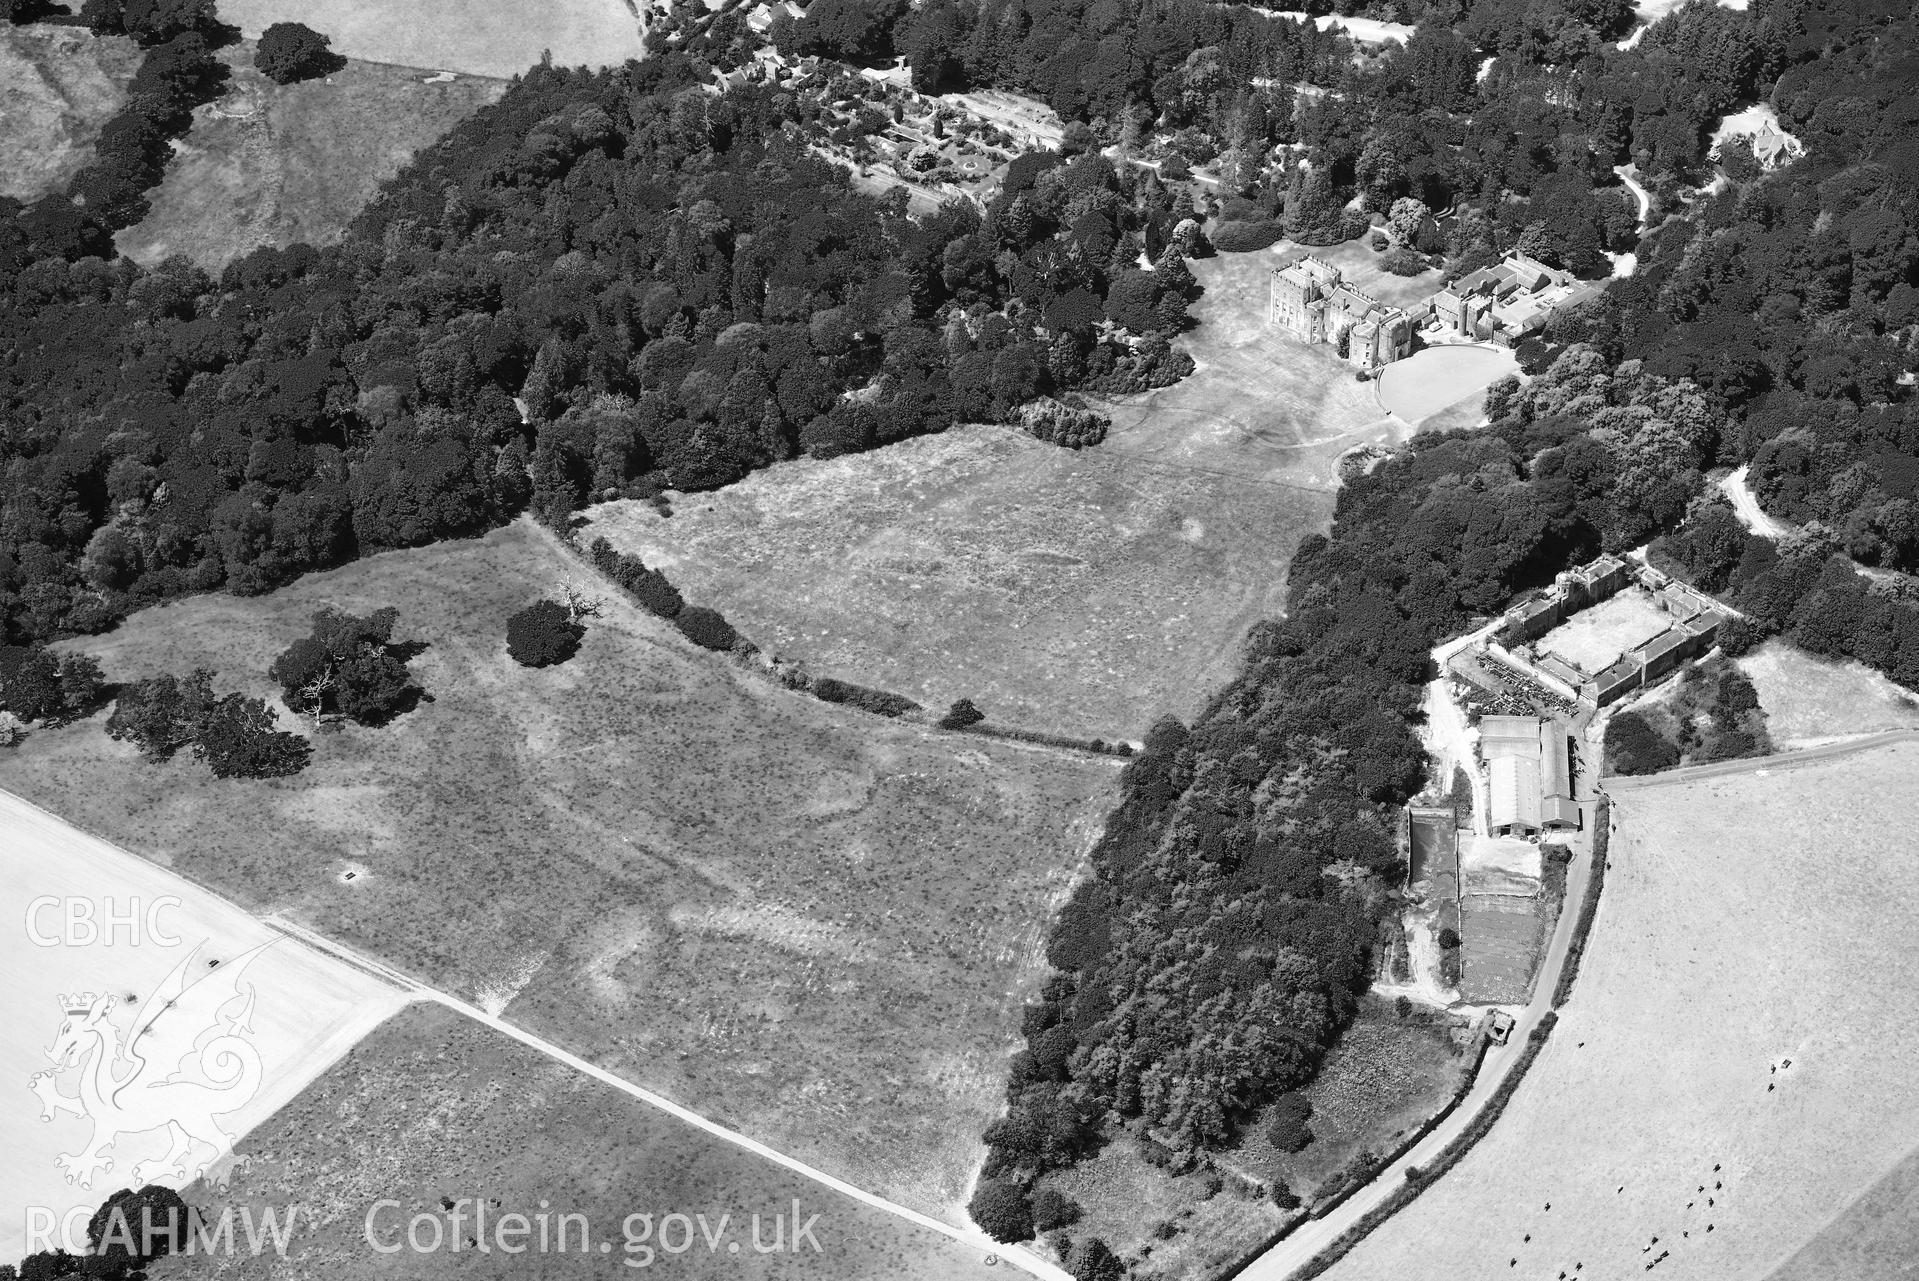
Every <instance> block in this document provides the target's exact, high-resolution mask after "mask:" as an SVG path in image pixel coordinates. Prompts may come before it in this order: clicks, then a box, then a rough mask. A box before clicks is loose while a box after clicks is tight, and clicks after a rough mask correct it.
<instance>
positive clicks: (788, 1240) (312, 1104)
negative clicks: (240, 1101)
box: [155, 1004, 1007, 1281]
mask: <svg viewBox="0 0 1919 1281" xmlns="http://www.w3.org/2000/svg"><path fill="white" fill-rule="evenodd" d="M236 1165H237V1167H238V1168H236V1170H235V1171H234V1172H233V1174H232V1176H231V1181H230V1183H229V1184H228V1186H227V1188H226V1190H225V1191H224V1192H221V1191H219V1190H216V1189H215V1188H213V1187H210V1186H207V1185H204V1184H203V1185H200V1186H198V1187H194V1188H192V1189H190V1190H189V1191H188V1193H187V1200H188V1202H189V1204H191V1205H193V1206H195V1207H196V1208H197V1209H200V1210H202V1211H203V1212H204V1213H205V1214H206V1215H207V1216H208V1218H209V1220H210V1221H211V1222H214V1223H218V1222H219V1220H220V1216H221V1214H222V1212H223V1211H227V1210H229V1209H230V1210H232V1211H233V1219H234V1221H235V1222H236V1225H237V1224H243V1223H244V1222H246V1219H245V1218H244V1217H242V1212H244V1213H245V1214H247V1215H252V1216H255V1217H256V1221H257V1216H260V1215H262V1214H263V1213H264V1212H266V1211H268V1210H272V1211H275V1212H277V1213H279V1214H280V1215H281V1216H282V1217H284V1215H285V1213H286V1207H288V1206H290V1205H294V1206H298V1207H299V1209H298V1211H297V1212H296V1214H297V1217H296V1219H295V1222H294V1231H293V1232H292V1233H291V1235H290V1239H289V1241H288V1245H287V1249H286V1253H285V1257H284V1258H283V1259H282V1258H276V1257H274V1255H273V1254H271V1253H268V1254H266V1255H265V1256H264V1257H262V1258H258V1259H255V1258H252V1257H238V1258H220V1257H213V1258H199V1259H194V1260H191V1261H190V1262H188V1263H187V1265H186V1266H181V1267H179V1269H178V1271H177V1272H174V1271H162V1270H161V1269H155V1276H156V1277H175V1276H179V1277H185V1276H212V1277H223V1276H246V1277H271V1278H281V1277H287V1278H291V1277H309V1276H315V1275H325V1276H330V1277H340V1278H344V1279H345V1281H372V1279H374V1278H385V1277H403V1278H406V1279H407V1281H416V1279H419V1281H424V1279H428V1278H437V1277H468V1276H485V1277H512V1278H515V1279H516V1281H517V1279H518V1278H527V1277H562V1276H567V1277H612V1276H636V1275H640V1276H645V1275H652V1272H651V1269H653V1268H657V1269H658V1270H659V1272H660V1273H663V1274H666V1275H670V1276H674V1277H682V1278H691V1279H693V1281H702V1279H718V1278H728V1279H729V1281H730V1279H731V1278H765V1279H768V1281H770V1279H772V1278H782V1279H785V1281H800V1279H803V1278H819V1279H820V1281H962V1279H963V1278H968V1277H977V1278H980V1281H987V1279H988V1278H991V1277H994V1276H996V1275H1001V1274H1003V1273H1005V1272H1006V1271H1007V1269H1005V1268H1004V1267H1001V1268H997V1269H995V1268H992V1267H990V1266H989V1265H988V1264H987V1263H986V1261H985V1254H984V1252H983V1251H980V1250H976V1249H974V1248H972V1247H970V1246H968V1245H965V1244H962V1243H960V1242H956V1241H953V1240H951V1239H950V1238H948V1237H945V1236H942V1235H940V1234H939V1233H936V1232H933V1231H931V1230H929V1229H927V1228H923V1227H919V1226H917V1225H915V1224H912V1223H909V1222H907V1221H906V1220H904V1219H901V1218H899V1217H897V1216H895V1215H892V1214H888V1213H886V1212H885V1211H882V1210H878V1209H874V1208H872V1207H870V1206H867V1205H865V1204H863V1203H861V1202H858V1201H855V1200H853V1199H852V1198H850V1197H847V1196H843V1195H841V1194H840V1193H838V1192H835V1191H833V1190H832V1189H830V1188H827V1187H825V1186H823V1185H821V1184H819V1183H815V1182H813V1181H812V1180H810V1179H807V1178H804V1177H803V1176H801V1175H798V1174H795V1173H793V1172H791V1171H789V1170H786V1169H784V1168H782V1167H781V1166H779V1165H776V1164H774V1163H773V1162H771V1161H767V1160H765V1159H763V1158H761V1157H759V1156H757V1155H755V1154H753V1153H750V1152H747V1151H745V1150H743V1149H740V1148H738V1147H735V1146H733V1145H732V1144H729V1143H727V1142H725V1141H724V1140H722V1139H719V1138H716V1137H714V1136H712V1135H709V1134H706V1133H705V1132H703V1131H701V1130H698V1129H695V1128H694V1127H693V1126H690V1125H688V1124H686V1123H685V1122H683V1121H680V1120H678V1119H677V1118H675V1117H672V1116H669V1115H667V1114H665V1113H663V1112H660V1111H658V1110H657V1109H654V1108H651V1107H648V1106H647V1105H646V1104H644V1103H642V1102H640V1101H639V1100H637V1099H633V1098H630V1097H628V1096H627V1095H624V1094H622V1093H620V1092H619V1091H618V1090H615V1089H613V1088H612V1087H611V1086H608V1085H605V1084H603V1083H601V1082H598V1081H595V1080H593V1079H591V1078H590V1077H587V1076H584V1075H582V1074H580V1073H578V1072H575V1071H573V1070H572V1069H571V1068H568V1067H567V1066H565V1065H564V1064H561V1063H556V1062H554V1061H553V1060H551V1059H549V1058H546V1057H545V1056H543V1055H541V1054H540V1053H539V1052H538V1051H536V1050H534V1049H531V1048H529V1047H527V1046H525V1045H522V1044H521V1043H519V1042H518V1041H515V1040H512V1039H511V1038H509V1037H506V1036H504V1035H502V1034H500V1033H498V1032H496V1031H493V1030H492V1029H490V1028H487V1027H485V1026H483V1025H481V1024H478V1023H475V1022H473V1021H471V1020H469V1019H466V1018H463V1017H462V1016H460V1015H459V1014H456V1013H454V1012H453V1011H451V1010H448V1009H446V1008H445V1007H443V1006H439V1005H428V1004H420V1005H414V1006H410V1007H408V1008H407V1009H406V1010H404V1011H402V1012H401V1013H399V1014H398V1015H396V1016H394V1017H393V1018H392V1019H391V1020H389V1021H388V1022H387V1023H386V1024H385V1025H383V1026H381V1027H380V1028H378V1029H377V1030H375V1031H374V1033H373V1034H372V1035H371V1036H369V1037H368V1038H367V1039H366V1040H365V1041H364V1042H363V1043H362V1044H361V1045H360V1046H359V1047H358V1048H357V1049H355V1050H354V1051H353V1053H351V1054H350V1055H348V1056H347V1057H346V1058H345V1059H343V1060H342V1061H341V1062H339V1063H338V1064H336V1065H335V1066H334V1067H333V1069H332V1070H331V1071H329V1072H327V1073H326V1074H325V1075H324V1076H321V1077H320V1078H319V1079H318V1080H316V1081H314V1082H313V1084H312V1085H311V1086H309V1087H308V1088H307V1090H306V1092H305V1093H303V1094H301V1095H300V1096H299V1097H298V1098H297V1099H295V1100H294V1101H293V1102H292V1103H291V1104H290V1105H289V1106H288V1107H286V1108H284V1109H282V1110H281V1111H280V1112H279V1113H277V1114H276V1115H275V1116H274V1117H273V1118H272V1119H271V1120H270V1121H268V1122H267V1123H266V1124H264V1125H262V1126H260V1127H259V1128H258V1129H256V1130H255V1131H254V1132H253V1133H252V1134H251V1135H249V1136H248V1138H247V1140H246V1141H245V1142H244V1143H243V1144H241V1146H240V1159H239V1161H238V1162H236ZM476 1200H477V1201H482V1202H484V1203H485V1216H486V1218H485V1223H484V1226H476V1224H477V1216H476V1212H475V1209H474V1202H475V1201H476ZM383 1201H384V1202H387V1203H388V1204H387V1205H385V1206H381V1205H380V1204H379V1203H380V1202H383ZM796 1206H797V1219H796V1218H795V1214H796V1209H795V1207H796ZM452 1210H457V1211H458V1212H459V1214H460V1215H461V1221H460V1222H459V1224H458V1225H457V1228H455V1227H451V1226H450V1225H451V1224H452V1222H453V1221H452V1217H451V1213H450V1211H452ZM420 1214H425V1215H428V1216H429V1219H430V1222H428V1223H424V1224H421V1225H420V1226H419V1227H418V1228H417V1229H416V1230H415V1231H414V1234H413V1236H412V1238H411V1241H412V1242H417V1243H418V1244H419V1246H420V1248H419V1249H415V1248H414V1247H413V1244H411V1243H410V1242H409V1238H408V1236H407V1231H408V1225H409V1223H410V1222H411V1221H412V1220H413V1219H414V1216H416V1215H420ZM512 1214H518V1215H521V1216H523V1220H524V1222H525V1223H526V1225H527V1232H526V1234H525V1235H523V1236H518V1237H516V1236H514V1235H512V1234H513V1232H514V1231H515V1227H516V1225H514V1224H513V1223H511V1222H505V1220H506V1216H508V1215H512ZM562 1215H575V1216H580V1217H579V1218H576V1219H570V1220H567V1221H566V1222H565V1228H566V1232H565V1236H564V1238H562V1237H561V1236H560V1231H559V1229H560V1226H561V1223H562V1220H561V1216H562ZM634 1215H643V1216H646V1217H645V1219H644V1220H639V1219H634V1218H632V1217H630V1216H634ZM673 1215H681V1216H684V1218H683V1219H681V1220H678V1221H674V1220H672V1219H671V1218H670V1216H673ZM756 1215H757V1216H758V1218H759V1223H758V1233H759V1235H758V1237H757V1238H756V1237H755V1236H754V1226H755V1225H754V1217H755V1216H756ZM775 1216H778V1235H779V1238H780V1240H781V1242H782V1245H783V1248H782V1249H781V1250H780V1251H778V1252H774V1251H772V1250H770V1249H765V1250H759V1249H755V1248H754V1244H753V1243H754V1241H755V1240H756V1239H757V1241H758V1243H759V1245H760V1246H761V1247H770V1246H772V1244H773V1243H774V1239H775ZM815 1216H817V1217H815ZM543 1220H544V1222H545V1224H546V1225H547V1226H548V1227H549V1229H550V1231H549V1232H548V1233H547V1234H546V1236H545V1240H546V1248H545V1249H544V1250H543V1249H542V1248H541V1240H542V1233H541V1231H540V1225H541V1223H542V1221H543ZM809 1220H810V1221H811V1222H810V1223H809ZM503 1222H505V1228H506V1233H507V1235H504V1236H502V1235H501V1234H500V1226H501V1225H502V1223H503ZM369 1223H371V1227H372V1231H371V1234H370V1235H371V1239H370V1240H369V1231H368V1225H369ZM799 1227H807V1228H808V1229H809V1230H808V1231H807V1232H806V1233H805V1234H803V1235H802V1234H800V1233H799V1232H797V1231H796V1229H797V1228H799ZM235 1234H236V1236H241V1229H240V1228H239V1227H238V1226H236V1228H235ZM441 1234H444V1235H443V1236H442V1235H441ZM482 1234H483V1235H484V1238H485V1241H486V1244H487V1245H489V1246H490V1247H492V1248H491V1250H490V1252H488V1253H481V1252H480V1250H479V1249H478V1248H477V1246H478V1244H479V1242H480V1238H481V1235H482ZM436 1238H440V1239H441V1240H442V1244H441V1245H440V1247H439V1248H438V1249H428V1247H430V1246H432V1245H433V1243H434V1241H435V1239H436ZM241 1239H242V1241H244V1237H243V1236H241ZM629 1241H631V1242H632V1244H631V1246H630V1247H629V1244H628V1243H629ZM815 1242H817V1249H815V1248H814V1243H815ZM502 1243H504V1244H506V1245H509V1246H512V1245H517V1246H518V1247H520V1251H521V1252H517V1253H511V1254H509V1253H505V1252H504V1251H502V1249H501V1248H500V1247H501V1245H502ZM376 1244H377V1245H378V1247H380V1249H379V1250H376V1249H375V1245H376ZM456 1244H457V1249H456V1248H455V1246H456ZM603 1245H604V1246H608V1247H610V1249H606V1250H604V1251H603V1250H602V1248H601V1247H602V1246H603ZM395 1247H399V1248H398V1249H397V1250H395ZM380 1250H385V1251H389V1252H388V1253H381V1252H380ZM169 1262H171V1261H169ZM164 1266H165V1265H163V1267H164Z"/></svg>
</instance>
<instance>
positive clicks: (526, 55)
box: [220, 0, 646, 78]
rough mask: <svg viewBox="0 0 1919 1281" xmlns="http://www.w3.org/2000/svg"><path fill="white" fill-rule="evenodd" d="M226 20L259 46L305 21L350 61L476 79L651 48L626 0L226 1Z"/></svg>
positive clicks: (611, 62)
mask: <svg viewBox="0 0 1919 1281" xmlns="http://www.w3.org/2000/svg"><path fill="white" fill-rule="evenodd" d="M220 17H221V19H222V20H223V21H226V22H230V23H232V24H233V25H235V26H237V27H239V28H240V30H241V31H242V32H244V33H245V34H246V35H247V36H248V37H250V38H252V39H256V40H257V39H258V38H259V36H260V33H261V32H262V31H265V30H266V29H267V28H268V27H270V26H272V25H273V24H274V23H276V22H302V23H305V24H306V25H307V26H309V27H312V28H313V29H314V30H315V31H318V32H320V33H321V34H322V35H325V36H328V37H329V38H331V40H332V41H333V51H334V52H335V53H339V54H344V55H345V56H346V57H349V58H361V59H365V60H366V61H368V62H389V63H396V64H398V65H401V66H407V67H426V68H429V69H433V70H447V71H461V72H466V73H468V74H471V75H476V76H497V77H501V78H505V77H508V76H516V75H519V74H521V73H522V72H524V71H525V70H526V69H527V68H529V67H531V66H533V65H534V64H535V63H537V62H539V61H540V57H541V55H542V53H543V52H550V53H551V54H552V56H553V63H554V65H555V66H561V67H576V66H587V67H615V66H618V65H620V64H621V63H623V62H625V61H626V60H627V59H629V58H638V57H642V56H644V54H645V52H646V51H645V48H644V46H643V45H642V44H641V43H640V37H641V30H640V22H639V16H638V10H637V9H635V8H633V7H630V6H629V5H628V4H626V3H624V0H541V2H540V3H538V4H517V5H514V4H492V3H487V2H486V0H416V2H415V3H412V4H398V3H395V2H394V0H225V2H224V3H223V4H221V6H220Z"/></svg>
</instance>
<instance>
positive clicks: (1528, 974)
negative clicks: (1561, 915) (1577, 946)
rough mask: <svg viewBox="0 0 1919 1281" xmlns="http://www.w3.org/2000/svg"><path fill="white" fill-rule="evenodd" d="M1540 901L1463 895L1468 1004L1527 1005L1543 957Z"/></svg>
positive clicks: (1462, 961)
mask: <svg viewBox="0 0 1919 1281" xmlns="http://www.w3.org/2000/svg"><path fill="white" fill-rule="evenodd" d="M1539 910H1540V905H1539V900H1537V899H1534V898H1520V897H1516V896H1513V895H1508V894H1462V895H1461V896H1460V899H1459V939H1460V943H1459V953H1460V955H1459V995H1460V998H1461V999H1462V1000H1464V1001H1465V1002H1466V1003H1467V1004H1469V1005H1523V1004H1525V1002H1526V992H1527V989H1529V988H1530V987H1531V986H1532V981H1533V967H1534V966H1535V965H1536V964H1537V962H1538V959H1539V952H1538V948H1539Z"/></svg>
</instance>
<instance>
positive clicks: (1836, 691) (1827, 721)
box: [1736, 640, 1919, 749]
mask: <svg viewBox="0 0 1919 1281" xmlns="http://www.w3.org/2000/svg"><path fill="white" fill-rule="evenodd" d="M1736 661H1737V662H1738V664H1739V669H1740V670H1741V671H1743V672H1745V673H1746V675H1747V676H1749V677H1751V678H1752V683H1753V687H1754V688H1755V689H1757V690H1758V691H1759V706H1760V707H1761V708H1763V709H1764V710H1765V713H1766V728H1767V730H1768V731H1769V732H1770V733H1771V734H1772V739H1773V742H1774V743H1775V744H1777V745H1778V746H1779V747H1780V748H1782V749H1784V748H1792V747H1804V746H1807V745H1809V744H1812V743H1818V742H1823V741H1826V740H1828V739H1834V738H1843V737H1845V736H1847V735H1850V734H1874V733H1878V732H1879V731H1881V730H1889V729H1909V728H1911V727H1913V726H1919V697H1914V695H1913V694H1912V692H1911V691H1909V690H1905V689H1901V688H1900V687H1899V686H1898V685H1895V684H1894V683H1893V682H1891V681H1889V680H1887V679H1886V678H1885V677H1884V676H1883V675H1881V674H1880V673H1878V672H1875V671H1873V670H1872V669H1871V668H1870V667H1867V666H1866V665H1865V664H1863V663H1856V662H1835V661H1833V660H1831V659H1825V658H1815V657H1813V656H1812V655H1811V654H1808V653H1806V652H1805V651H1804V650H1802V649H1799V648H1797V647H1796V646H1793V645H1789V644H1787V643H1786V642H1785V641H1780V640H1774V641H1768V642H1767V643H1766V644H1764V645H1762V646H1760V647H1759V648H1758V649H1756V650H1754V651H1753V652H1752V653H1750V654H1747V655H1745V656H1744V657H1742V658H1740V659H1738V660H1736Z"/></svg>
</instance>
